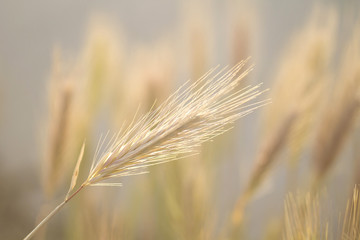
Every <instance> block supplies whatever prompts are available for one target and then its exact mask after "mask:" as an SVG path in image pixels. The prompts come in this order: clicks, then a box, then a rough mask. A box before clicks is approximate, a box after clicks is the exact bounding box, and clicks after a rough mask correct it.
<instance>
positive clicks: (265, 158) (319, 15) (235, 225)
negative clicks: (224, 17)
mask: <svg viewBox="0 0 360 240" xmlns="http://www.w3.org/2000/svg"><path fill="white" fill-rule="evenodd" d="M335 26H336V15H335V13H334V12H333V11H332V10H328V11H324V12H322V11H319V9H317V10H316V11H315V12H314V13H313V15H312V17H311V19H310V20H309V21H308V23H307V24H306V25H305V26H304V28H303V29H302V30H301V31H300V32H299V33H297V34H296V35H295V36H294V37H293V38H292V41H291V42H290V44H289V46H288V47H287V49H286V51H285V54H284V56H283V59H282V61H281V62H280V65H279V68H278V70H277V72H276V75H275V82H274V86H273V90H272V93H271V99H272V102H273V103H274V104H272V105H271V106H269V108H268V109H267V112H266V118H265V120H266V122H265V123H266V129H265V133H264V136H263V137H262V139H263V140H262V142H261V144H260V147H259V152H258V154H257V156H256V158H255V161H254V164H255V165H254V168H253V170H252V172H251V174H250V179H249V182H248V183H247V185H246V187H245V190H244V192H243V193H242V194H241V195H240V196H239V198H238V199H237V201H236V203H235V206H234V209H233V211H232V213H231V225H232V227H231V228H232V231H233V232H235V233H234V234H235V235H237V234H238V233H236V232H239V230H240V226H241V224H242V221H243V216H244V210H245V208H246V206H247V204H248V203H249V202H250V201H251V199H252V196H253V194H254V193H255V192H256V190H257V189H258V188H259V186H260V185H261V183H263V182H264V180H265V176H266V175H267V173H268V172H269V171H270V169H271V167H272V165H274V163H275V161H276V160H277V159H278V155H279V154H280V153H281V151H282V150H284V149H286V147H289V148H290V150H291V151H290V152H291V156H290V157H289V159H292V160H293V161H292V162H295V161H294V160H295V159H296V158H298V157H299V154H300V152H301V150H302V148H303V145H304V144H306V142H307V141H306V135H307V134H306V133H307V132H308V131H309V129H310V127H311V125H312V121H313V120H312V119H314V115H315V113H316V111H315V110H317V108H318V105H319V103H320V102H321V101H320V97H321V94H322V93H323V85H324V83H323V82H324V80H325V78H326V72H327V69H328V67H329V63H330V60H331V56H332V49H333V45H334V41H333V38H334V35H335ZM300 45H301V46H302V47H301V48H299V46H300Z"/></svg>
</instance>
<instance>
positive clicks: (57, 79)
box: [43, 49, 74, 198]
mask: <svg viewBox="0 0 360 240" xmlns="http://www.w3.org/2000/svg"><path fill="white" fill-rule="evenodd" d="M73 97H74V85H73V83H72V82H71V81H70V80H69V79H66V77H65V76H63V69H62V66H61V56H60V50H59V49H57V50H56V51H55V53H54V63H53V70H52V77H51V84H50V99H49V101H50V103H51V104H50V107H49V108H50V119H49V121H48V122H49V126H48V131H49V137H48V141H47V142H46V145H47V146H46V147H45V149H46V151H47V154H46V157H45V159H44V166H45V167H44V180H43V182H44V185H45V186H44V188H45V192H46V194H47V197H48V198H51V197H52V196H53V193H54V191H56V189H57V188H58V187H59V185H61V183H63V178H64V177H65V176H66V174H64V171H66V166H67V165H68V163H69V162H68V161H66V157H65V156H66V155H65V153H66V147H67V143H68V141H69V127H70V123H69V121H70V119H71V113H72V105H73Z"/></svg>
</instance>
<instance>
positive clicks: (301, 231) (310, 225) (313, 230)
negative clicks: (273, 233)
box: [283, 193, 329, 240]
mask: <svg viewBox="0 0 360 240" xmlns="http://www.w3.org/2000/svg"><path fill="white" fill-rule="evenodd" d="M328 228H329V225H328V223H327V222H326V223H322V221H321V217H320V203H319V199H318V197H313V196H312V195H311V194H310V193H308V194H306V196H305V197H301V195H298V196H294V195H293V194H291V193H290V194H289V195H288V197H287V198H286V201H285V228H284V234H283V239H286V240H305V239H313V240H319V239H324V240H326V239H328Z"/></svg>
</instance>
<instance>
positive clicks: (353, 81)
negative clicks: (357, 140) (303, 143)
mask: <svg viewBox="0 0 360 240" xmlns="http://www.w3.org/2000/svg"><path fill="white" fill-rule="evenodd" d="M359 41H360V32H359V31H355V32H354V35H353V36H352V38H351V40H350V43H349V44H348V45H347V46H348V49H347V51H346V53H345V55H344V57H343V60H342V61H341V62H342V66H341V71H340V74H339V77H338V79H337V80H338V81H337V84H336V85H335V89H334V93H333V95H332V97H331V99H330V100H329V101H328V104H327V106H326V107H325V109H324V111H323V115H322V117H321V119H320V126H319V127H318V129H317V133H316V142H315V146H314V149H313V153H314V160H315V165H316V179H315V182H314V185H317V184H318V183H319V182H320V181H321V180H322V179H323V178H324V176H325V175H326V174H327V173H328V171H329V169H330V168H331V166H332V165H333V164H334V162H335V160H336V158H337V156H338V154H339V153H340V151H341V149H342V147H343V146H344V143H345V141H346V140H347V136H348V135H349V134H350V133H351V130H352V129H353V128H354V126H355V123H356V121H355V119H356V117H357V115H358V112H359V110H360V97H359V96H360V95H359V94H360V44H359ZM324 123H325V124H324Z"/></svg>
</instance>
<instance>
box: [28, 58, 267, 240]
mask: <svg viewBox="0 0 360 240" xmlns="http://www.w3.org/2000/svg"><path fill="white" fill-rule="evenodd" d="M245 64H246V60H245V61H242V62H240V63H238V64H237V65H235V66H234V67H233V68H230V69H227V68H224V69H221V70H218V69H217V68H215V69H213V70H210V71H209V72H208V73H206V74H205V75H204V76H203V77H202V78H200V79H199V80H198V81H196V82H194V83H193V84H191V85H190V86H188V85H187V84H184V85H183V86H182V87H180V88H179V90H177V91H176V92H175V93H174V94H173V95H171V96H170V97H169V98H168V99H167V100H166V101H165V102H164V103H163V104H161V105H160V106H159V107H158V108H157V109H155V110H154V111H150V112H149V113H147V114H145V115H144V116H143V117H141V118H140V120H139V121H137V122H136V123H135V121H133V123H131V124H130V125H129V127H128V128H127V129H125V130H122V131H120V132H119V133H118V134H116V135H115V136H114V137H113V139H112V140H110V141H109V144H108V146H105V147H103V145H104V142H105V138H104V139H103V140H102V141H100V142H101V143H100V145H99V147H98V149H97V151H96V152H97V153H96V154H95V157H94V161H93V164H92V166H91V169H90V173H89V176H88V177H87V179H86V180H85V181H84V182H83V183H82V184H81V186H80V187H79V188H78V189H77V190H76V191H75V192H73V193H72V194H70V193H71V192H72V191H73V189H74V186H75V185H76V178H77V174H78V168H79V165H80V161H81V159H82V154H80V157H79V161H78V163H77V164H76V168H75V171H74V177H73V180H72V183H71V187H70V190H69V193H68V195H67V196H66V198H65V200H64V201H63V202H62V203H61V204H60V205H59V206H58V207H56V208H55V210H53V212H51V213H50V214H49V215H48V216H47V217H46V218H45V219H44V220H43V221H42V222H41V223H40V224H39V225H38V226H37V227H36V228H35V229H34V230H33V231H32V232H31V233H30V234H29V235H28V236H27V237H26V238H25V239H30V238H31V237H32V236H33V235H34V234H35V232H36V231H37V230H38V229H39V228H40V227H41V226H42V225H43V224H45V223H46V222H47V221H48V220H49V219H50V218H51V217H52V216H53V215H55V214H56V213H57V212H58V211H59V210H60V209H61V208H62V207H63V206H64V205H65V204H66V203H67V202H68V201H70V200H71V199H72V198H73V197H74V196H75V195H76V194H77V193H79V192H80V191H81V190H82V189H83V188H85V187H87V186H120V185H121V183H120V182H119V181H114V182H111V183H110V182H108V181H106V180H109V179H113V180H114V179H117V180H118V179H119V178H121V177H123V176H129V175H135V174H142V173H144V172H145V170H146V168H147V167H148V166H151V165H156V164H160V163H164V162H169V161H173V160H175V159H179V158H180V157H185V156H189V155H192V154H195V153H197V152H198V151H199V148H198V146H200V145H201V143H203V142H205V141H208V140H211V139H212V138H214V137H215V136H217V135H220V134H222V133H224V132H226V131H227V130H229V129H230V128H231V126H232V123H233V122H234V121H235V120H237V119H239V118H240V117H242V116H245V115H247V114H249V113H250V112H252V111H253V110H254V109H256V108H258V107H260V106H263V105H265V104H267V103H268V102H269V101H268V100H265V101H258V102H256V103H248V102H249V101H251V100H253V99H255V98H256V97H257V96H258V95H260V94H261V93H263V92H264V91H261V90H259V88H260V84H259V85H256V86H253V87H252V86H249V87H246V88H244V89H242V90H236V86H237V85H238V84H239V82H240V81H241V79H242V78H243V77H244V76H246V75H247V74H248V73H249V71H251V70H252V67H250V68H248V69H246V70H245V71H243V72H241V73H240V74H239V71H240V70H241V69H242V68H243V66H244V65H245ZM102 149H104V151H103V150H102ZM101 152H102V154H101V155H100V154H99V153H101ZM98 156H100V157H98Z"/></svg>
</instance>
